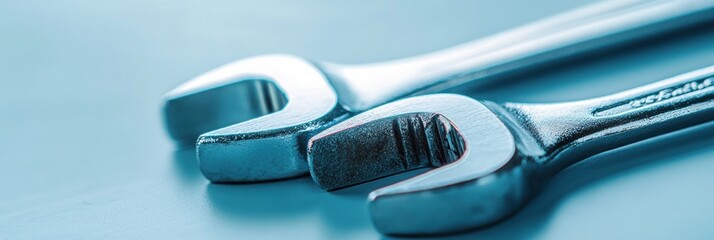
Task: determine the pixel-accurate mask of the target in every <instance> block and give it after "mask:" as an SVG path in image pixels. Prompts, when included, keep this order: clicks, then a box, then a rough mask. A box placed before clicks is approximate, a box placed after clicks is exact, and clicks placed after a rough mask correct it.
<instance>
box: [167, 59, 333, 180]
mask: <svg viewBox="0 0 714 240" xmlns="http://www.w3.org/2000/svg"><path fill="white" fill-rule="evenodd" d="M166 99H167V100H166V104H165V111H166V122H167V126H168V127H169V132H171V133H172V134H171V135H172V136H174V137H175V138H177V139H184V140H185V141H193V142H194V143H196V145H197V146H196V151H197V155H198V159H199V161H200V167H201V171H202V172H203V174H204V176H205V177H206V178H208V179H209V180H211V181H213V182H244V181H261V180H269V179H280V178H286V177H292V176H298V175H303V174H305V173H306V172H307V163H306V162H305V160H304V159H305V156H304V155H305V149H304V146H305V144H306V142H307V139H308V138H309V136H311V135H312V134H313V131H316V130H317V129H321V128H322V127H323V126H329V125H330V124H331V122H333V121H336V120H340V119H341V118H342V116H344V115H345V114H346V113H347V112H346V111H345V110H344V109H343V108H342V106H341V105H340V104H338V102H337V95H336V93H335V91H334V90H333V88H332V87H331V85H330V83H329V82H328V81H327V79H326V77H325V76H324V74H323V73H322V72H321V71H320V70H319V69H317V68H316V67H315V66H314V65H313V64H312V63H310V62H308V61H305V60H303V59H300V58H296V57H292V56H287V55H267V56H260V57H254V58H250V59H246V60H242V61H237V62H234V63H231V64H228V65H226V66H224V67H221V68H218V69H216V70H214V71H211V72H209V73H206V74H204V75H201V76H199V77H197V78H196V79H194V80H192V81H190V82H187V83H186V84H184V85H182V86H180V87H178V88H177V89H175V90H174V91H172V92H171V93H169V94H168V95H167V97H166ZM227 100H228V101H227ZM199 122H200V123H199ZM203 131H207V132H206V133H203ZM197 134H202V135H200V136H199V135H197ZM196 137H198V140H196V139H195V138H196Z"/></svg>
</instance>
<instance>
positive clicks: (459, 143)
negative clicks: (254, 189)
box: [308, 66, 714, 234]
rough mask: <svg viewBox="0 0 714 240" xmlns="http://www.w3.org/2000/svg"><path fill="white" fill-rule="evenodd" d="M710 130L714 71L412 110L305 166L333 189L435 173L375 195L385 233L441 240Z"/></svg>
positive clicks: (384, 118)
mask: <svg viewBox="0 0 714 240" xmlns="http://www.w3.org/2000/svg"><path fill="white" fill-rule="evenodd" d="M712 120H714V66H712V67H709V68H705V69H701V70H698V71H694V72H690V73H687V74H684V75H680V76H677V77H674V78H671V79H668V80H664V81H661V82H657V83H654V84H651V85H647V86H644V87H640V88H636V89H633V90H629V91H625V92H622V93H618V94H614V95H611V96H606V97H601V98H595V99H590V100H584V101H577V102H566V103H555V104H522V103H504V104H496V103H492V102H487V101H476V100H473V99H470V98H467V97H464V96H461V95H455V94H434V95H427V96H420V97H413V98H408V99H404V100H400V101H397V102H393V103H389V104H386V105H383V106H381V107H378V108H375V109H373V110H369V111H367V112H364V113H362V114H360V115H357V116H355V117H353V118H350V119H348V120H346V121H343V122H341V123H339V124H337V125H335V126H333V127H331V128H329V129H327V130H325V131H324V132H322V133H320V134H318V135H316V136H315V137H314V138H312V139H311V140H310V143H309V150H308V161H309V164H310V171H311V174H312V176H313V179H314V180H315V182H317V183H318V184H319V185H320V186H321V187H323V188H326V189H335V188H340V187H346V186H350V185H354V184H357V183H361V182H365V181H369V180H372V179H376V178H380V177H384V176H388V175H392V174H395V173H399V172H404V171H407V170H411V169H416V168H422V167H436V169H434V170H431V171H429V172H426V173H424V174H421V175H419V176H416V177H414V178H411V179H408V180H405V181H402V182H400V183H397V184H394V185H391V186H387V187H384V188H382V189H379V190H376V191H374V192H372V193H371V194H370V195H369V208H370V212H371V214H372V220H373V222H374V224H375V226H376V227H377V228H378V229H379V230H380V231H381V232H383V233H387V234H436V233H445V232H454V231H461V230H465V229H469V228H474V227H478V226H483V225H486V224H489V223H493V222H494V221H497V220H499V219H501V218H503V217H505V216H507V215H508V214H510V213H513V212H514V211H515V210H517V209H518V208H519V207H520V206H521V205H522V204H523V203H524V202H525V201H526V200H527V199H528V198H529V197H531V196H532V195H533V194H535V193H536V190H537V189H538V188H539V187H540V186H542V185H543V183H545V182H546V181H547V180H548V179H549V178H550V177H552V176H553V175H554V174H556V173H557V172H558V171H560V170H561V169H563V168H565V167H567V166H569V165H572V164H574V163H576V162H578V161H580V160H582V159H584V158H586V157H588V156H591V155H594V154H597V153H600V152H603V151H606V150H610V149H614V148H618V147H621V146H624V145H627V144H630V143H633V142H637V141H640V140H644V139H647V138H650V137H654V136H657V135H661V134H665V133H669V132H672V131H676V130H679V129H683V128H686V127H690V126H693V125H696V124H701V123H704V122H708V121H712Z"/></svg>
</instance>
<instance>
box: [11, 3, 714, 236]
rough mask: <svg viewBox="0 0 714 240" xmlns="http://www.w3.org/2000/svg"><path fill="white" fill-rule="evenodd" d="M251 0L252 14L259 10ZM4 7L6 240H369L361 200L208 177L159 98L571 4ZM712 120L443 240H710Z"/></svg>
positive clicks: (522, 93)
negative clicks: (189, 84)
mask: <svg viewBox="0 0 714 240" xmlns="http://www.w3.org/2000/svg"><path fill="white" fill-rule="evenodd" d="M258 2H259V3H258ZM363 2H364V1H360V3H362V4H358V3H357V2H339V3H338V2H337V1H319V2H318V1H290V2H280V3H279V2H277V1H256V2H251V3H236V2H234V1H213V2H210V3H207V2H206V1H180V2H176V1H153V0H152V1H149V0H140V1H139V0H134V1H114V2H100V1H62V2H59V1H30V0H28V1H1V2H0V6H1V7H0V132H1V133H2V134H1V135H0V196H2V198H0V239H48V238H49V239H98V238H99V239H127V238H139V239H148V238H152V239H162V238H170V237H177V238H194V239H196V238H198V239H212V238H217V239H226V238H238V239H252V238H277V239H292V238H305V239H374V238H381V237H382V236H381V235H379V233H377V232H376V231H375V230H374V229H373V228H372V226H371V224H370V222H369V216H368V214H367V212H366V207H365V204H364V201H365V197H366V195H367V193H368V192H369V191H370V190H371V189H374V188H376V187H379V186H384V185H386V184H388V183H390V182H393V181H395V179H400V178H404V177H405V175H402V176H397V177H392V178H389V179H385V180H382V181H378V182H375V183H370V184H366V185H362V186H359V187H355V188H351V189H346V190H341V191H337V192H332V193H327V192H323V191H321V190H320V189H318V188H317V187H316V186H315V185H314V184H312V182H311V181H310V179H309V178H298V179H293V180H288V181H280V182H272V183H260V184H243V185H215V184H209V183H208V182H207V181H206V180H205V179H203V177H202V176H201V175H200V173H199V172H198V170H197V166H196V163H195V158H194V155H193V152H192V151H191V150H178V151H177V150H175V148H174V146H173V145H172V143H171V142H170V141H169V139H168V137H167V136H166V135H165V133H164V131H163V126H162V123H161V118H160V111H159V110H160V105H161V102H160V101H161V95H162V94H164V93H165V92H167V91H169V90H170V89H172V88H173V87H175V86H177V85H178V84H180V83H181V82H183V81H185V80H188V79H190V78H191V77H193V76H195V75H197V74H200V73H202V72H204V71H206V70H209V69H211V68H213V67H216V66H219V65H221V64H224V63H227V62H229V61H232V60H235V59H238V58H243V57H247V56H252V55H257V54H264V53H276V52H277V53H291V54H295V55H299V56H303V57H306V58H310V59H318V60H329V61H335V62H341V63H361V62H372V61H378V60H387V59H393V58H400V57H406V56H410V55H414V54H419V53H424V52H428V51H432V50H436V49H440V48H443V47H447V46H451V45H453V44H457V43H461V42H465V41H468V40H471V39H475V38H478V37H483V36H487V35H489V34H492V33H495V32H498V31H501V30H505V29H508V28H510V27H514V26H517V25H520V24H523V23H527V22H529V21H532V20H535V19H538V18H541V17H544V16H547V15H550V14H554V13H556V12H559V11H564V10H567V9H571V8H573V7H577V6H580V5H583V4H585V3H588V2H591V1H587V0H579V1H558V0H543V1H538V2H536V1H516V0H508V1H490V2H485V1H469V2H467V1H450V2H444V1H438V2H437V1H390V2H384V1H377V0H372V1H367V3H363ZM713 43H714V26H712V25H711V24H710V25H707V26H700V27H699V28H696V29H693V30H689V31H685V32H679V33H677V34H670V35H669V36H667V37H663V38H659V39H657V40H655V41H648V42H645V43H642V44H637V45H636V46H632V47H627V48H621V49H618V50H617V51H610V52H602V53H600V54H598V55H597V56H593V57H589V58H585V59H582V60H579V61H575V62H570V63H568V64H561V65H558V66H557V67H551V68H548V69H545V70H541V71H537V72H532V73H530V74H528V75H522V76H517V77H514V78H513V79H511V80H512V81H509V82H508V83H505V84H499V85H497V86H494V87H493V88H492V89H488V90H485V91H482V92H478V93H476V94H477V96H479V97H481V98H486V99H491V100H514V101H525V102H550V101H561V100H576V99H582V98H587V97H594V96H599V95H603V94H608V93H613V92H617V91H620V90H624V89H627V88H630V87H634V86H639V85H643V84H646V83H650V82H654V81H656V80H660V79H663V78H666V77H670V76H673V75H675V74H678V73H683V72H686V71H690V70H693V69H696V68H699V67H704V66H708V65H710V64H714V44H713ZM712 133H714V125H713V124H708V125H704V126H700V127H696V128H692V129H688V130H685V131H682V132H678V133H675V134H670V135H667V136H664V137H659V138H655V139H652V140H648V141H645V142H642V143H639V144H635V145H632V146H629V147H626V148H623V149H619V150H616V151H611V152H608V153H605V154H601V155H599V156H596V157H593V158H590V159H588V160H587V161H585V162H583V163H581V164H578V165H576V166H574V167H572V168H569V169H567V170H566V171H565V172H563V173H562V174H560V175H558V176H557V177H556V178H555V179H554V180H553V181H552V184H551V185H549V187H548V188H547V189H545V190H544V192H543V193H542V194H541V195H539V196H538V197H537V198H536V199H534V201H533V202H532V204H530V205H528V207H526V208H525V209H524V210H523V211H521V212H520V213H518V214H517V215H515V216H514V217H512V218H509V219H508V220H506V221H504V222H502V223H500V224H497V225H494V226H492V227H490V228H486V229H483V230H480V231H475V232H470V233H466V234H463V235H455V236H450V237H451V238H467V239H472V238H475V237H489V238H495V237H500V238H508V239H513V238H537V239H609V238H619V239H633V238H640V239H711V238H714V229H713V228H712V227H711V219H714V206H712V203H713V202H714V191H712V187H711V183H712V182H714V174H712V173H714V148H713V147H712V146H714V137H713V136H712V135H713V134H712Z"/></svg>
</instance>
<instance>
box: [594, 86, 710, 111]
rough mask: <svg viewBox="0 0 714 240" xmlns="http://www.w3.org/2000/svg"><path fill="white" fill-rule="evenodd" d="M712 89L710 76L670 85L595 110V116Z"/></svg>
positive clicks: (631, 109) (630, 109) (633, 108)
mask: <svg viewBox="0 0 714 240" xmlns="http://www.w3.org/2000/svg"><path fill="white" fill-rule="evenodd" d="M711 89H714V77H708V78H705V79H703V80H696V81H691V82H687V83H685V84H681V85H677V86H674V87H668V88H665V89H662V90H660V91H657V92H653V93H651V94H649V95H644V96H641V97H638V98H636V99H633V100H631V101H629V102H624V103H618V104H617V105H614V106H608V107H605V108H601V109H598V110H595V112H593V114H594V115H595V116H611V115H617V114H623V113H627V112H629V111H633V110H636V109H639V108H642V107H646V106H649V105H652V104H656V103H660V102H664V101H668V100H673V99H677V98H679V97H681V96H686V95H689V94H693V93H696V92H701V91H703V90H711Z"/></svg>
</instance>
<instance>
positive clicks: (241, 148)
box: [164, 0, 714, 182]
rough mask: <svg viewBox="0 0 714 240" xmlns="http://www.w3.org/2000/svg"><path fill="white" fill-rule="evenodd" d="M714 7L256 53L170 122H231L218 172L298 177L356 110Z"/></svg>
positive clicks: (597, 13)
mask: <svg viewBox="0 0 714 240" xmlns="http://www.w3.org/2000/svg"><path fill="white" fill-rule="evenodd" d="M713 9H714V1H712V0H613V1H606V2H602V3H598V4H596V5H592V6H588V7H585V8H582V9H578V10H575V11H573V12H569V13H565V14H562V15H557V16H555V17H552V18H548V19H545V20H542V21H539V22H535V23H532V24H529V25H526V26H524V27H521V28H516V29H514V30H512V31H508V32H504V33H501V34H498V35H495V36H493V37H489V38H485V39H483V40H478V41H475V42H471V43H467V44H465V45H462V46H457V47H454V48H451V49H446V50H443V51H439V52H435V53H431V54H426V55H423V56H417V57H414V58H409V59H402V60H396V61H391V62H385V63H376V64H365V65H352V66H348V65H338V64H330V63H321V64H315V63H311V62H308V61H306V60H303V59H300V58H296V57H292V56H278V55H271V56H261V57H254V58H250V59H246V60H241V61H237V62H234V63H231V64H228V65H226V66H223V67H220V68H218V69H216V70H213V71H211V72H208V73H206V74H204V75H201V76H199V77H197V78H195V79H193V80H191V81H189V82H187V83H185V84H183V85H181V86H179V87H177V88H176V89H174V90H173V91H171V92H170V93H168V94H167V95H166V96H165V99H166V100H165V106H164V111H165V117H166V118H165V119H166V125H167V128H168V131H169V133H170V135H171V136H172V137H173V138H175V139H177V140H179V141H180V142H189V143H194V142H196V137H197V136H198V135H199V134H202V133H204V132H206V131H210V130H215V129H219V128H221V127H225V126H228V127H225V128H222V129H219V130H215V131H212V132H208V133H205V134H203V135H202V136H200V138H199V139H198V141H197V142H196V144H197V155H198V158H199V161H200V167H201V170H202V172H203V174H204V175H205V176H206V177H207V178H208V179H209V180H211V181H216V182H235V181H259V180H269V179H279V178H285V177H291V176H297V175H301V174H305V173H307V162H306V161H305V160H306V159H305V150H306V143H307V140H308V139H309V138H310V136H312V135H314V134H315V133H317V132H319V130H322V129H324V128H326V127H328V126H330V125H331V124H334V123H336V122H338V121H340V120H341V119H344V118H346V117H348V116H351V115H353V114H354V113H358V112H361V111H364V110H367V109H369V108H372V107H374V106H377V105H380V104H383V103H386V102H388V101H391V100H394V99H397V98H400V97H404V96H409V95H416V94H422V93H428V92H434V91H438V90H442V89H445V88H449V87H453V86H456V85H460V84H463V83H466V82H469V83H472V84H474V85H478V84H483V83H484V82H486V81H483V80H486V79H493V78H492V77H494V76H497V75H499V74H502V73H506V72H513V71H514V70H519V69H523V68H525V67H530V66H534V65H537V64H541V63H545V62H549V61H551V60H554V59H562V58H563V57H567V56H572V55H575V54H578V53H583V52H586V51H591V50H594V49H599V48H601V47H604V46H610V45H613V44H614V43H622V42H627V41H630V40H633V39H637V38H641V37H645V36H651V35H652V34H655V33H662V32H665V31H668V30H672V29H675V28H678V27H682V26H685V25H690V24H692V23H697V22H701V21H704V20H708V19H711V18H714V14H713V12H714V11H712V10H713ZM475 80H479V81H475ZM234 123H238V124H235V125H231V124H234ZM229 125H230V126H229Z"/></svg>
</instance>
